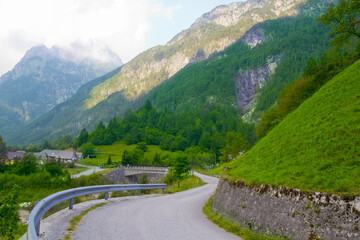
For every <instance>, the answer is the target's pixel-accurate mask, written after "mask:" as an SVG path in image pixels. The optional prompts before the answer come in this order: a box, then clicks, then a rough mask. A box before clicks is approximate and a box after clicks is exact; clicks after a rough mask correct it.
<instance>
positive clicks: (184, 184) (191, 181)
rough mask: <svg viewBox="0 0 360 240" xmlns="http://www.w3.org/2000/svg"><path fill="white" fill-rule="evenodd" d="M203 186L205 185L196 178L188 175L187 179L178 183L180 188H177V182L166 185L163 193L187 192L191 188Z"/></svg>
mask: <svg viewBox="0 0 360 240" xmlns="http://www.w3.org/2000/svg"><path fill="white" fill-rule="evenodd" d="M203 185H205V183H204V182H203V181H202V180H201V179H200V178H199V177H197V176H194V175H190V176H189V177H188V178H186V179H184V180H182V181H181V182H180V186H179V187H178V182H174V183H172V184H170V185H167V187H166V189H165V193H176V192H181V191H185V190H189V189H191V188H196V187H200V186H203Z"/></svg>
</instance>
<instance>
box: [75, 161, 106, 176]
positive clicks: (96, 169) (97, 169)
mask: <svg viewBox="0 0 360 240" xmlns="http://www.w3.org/2000/svg"><path fill="white" fill-rule="evenodd" d="M75 165H77V166H80V167H87V168H88V170H85V171H83V172H81V173H78V174H73V175H71V177H72V178H78V177H80V176H88V175H91V174H93V173H97V172H100V171H104V170H106V168H100V167H96V166H88V165H82V164H75Z"/></svg>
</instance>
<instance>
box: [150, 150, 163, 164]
mask: <svg viewBox="0 0 360 240" xmlns="http://www.w3.org/2000/svg"><path fill="white" fill-rule="evenodd" d="M161 164H162V161H161V158H160V154H158V153H155V155H154V159H153V161H152V165H155V166H160V165H161Z"/></svg>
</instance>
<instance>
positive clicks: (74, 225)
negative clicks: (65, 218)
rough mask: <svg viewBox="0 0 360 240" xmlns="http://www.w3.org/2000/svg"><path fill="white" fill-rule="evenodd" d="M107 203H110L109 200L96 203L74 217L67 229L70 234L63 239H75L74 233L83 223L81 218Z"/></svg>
mask: <svg viewBox="0 0 360 240" xmlns="http://www.w3.org/2000/svg"><path fill="white" fill-rule="evenodd" d="M106 204H108V202H106V203H99V204H96V205H94V206H92V207H91V208H88V209H86V210H84V211H82V212H81V213H80V214H79V215H77V216H75V217H73V218H72V219H71V220H70V222H69V223H70V225H69V226H68V228H67V229H66V230H67V231H68V234H66V235H65V237H64V238H63V239H65V240H70V239H73V237H72V234H73V233H74V232H75V231H76V229H77V227H78V226H79V224H80V223H81V220H82V219H83V218H84V217H85V215H86V214H88V213H89V212H91V211H92V210H94V209H96V208H99V207H102V206H104V205H106Z"/></svg>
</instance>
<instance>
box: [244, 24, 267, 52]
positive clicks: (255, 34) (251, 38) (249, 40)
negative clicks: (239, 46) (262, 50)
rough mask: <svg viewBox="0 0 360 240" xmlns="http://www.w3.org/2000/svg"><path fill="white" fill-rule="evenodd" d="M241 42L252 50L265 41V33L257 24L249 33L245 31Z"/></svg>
mask: <svg viewBox="0 0 360 240" xmlns="http://www.w3.org/2000/svg"><path fill="white" fill-rule="evenodd" d="M241 40H242V41H243V42H245V43H246V44H248V45H250V46H251V47H252V48H253V47H255V46H256V45H258V44H260V43H262V42H264V41H265V40H266V38H265V33H264V31H263V30H262V28H261V27H260V25H259V24H256V25H255V26H254V27H252V28H251V29H250V30H249V31H247V32H246V33H245V34H244V36H243V37H242V38H241Z"/></svg>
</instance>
